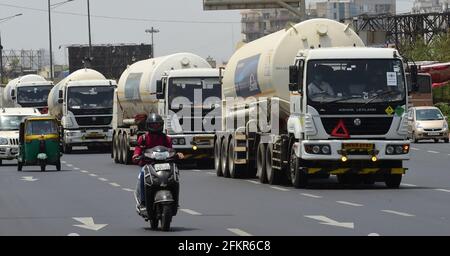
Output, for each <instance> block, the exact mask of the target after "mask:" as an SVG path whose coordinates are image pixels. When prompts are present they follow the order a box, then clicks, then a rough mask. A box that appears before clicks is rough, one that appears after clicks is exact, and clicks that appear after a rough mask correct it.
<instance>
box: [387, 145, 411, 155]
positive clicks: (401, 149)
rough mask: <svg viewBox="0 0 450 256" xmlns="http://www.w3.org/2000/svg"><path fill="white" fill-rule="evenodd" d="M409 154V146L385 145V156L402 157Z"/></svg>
mask: <svg viewBox="0 0 450 256" xmlns="http://www.w3.org/2000/svg"><path fill="white" fill-rule="evenodd" d="M408 153H409V144H404V145H387V147H386V155H402V154H408Z"/></svg>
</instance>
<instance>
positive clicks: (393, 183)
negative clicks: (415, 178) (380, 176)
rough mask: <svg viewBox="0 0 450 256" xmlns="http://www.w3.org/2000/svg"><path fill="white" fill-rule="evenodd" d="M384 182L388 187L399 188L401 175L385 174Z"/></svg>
mask: <svg viewBox="0 0 450 256" xmlns="http://www.w3.org/2000/svg"><path fill="white" fill-rule="evenodd" d="M385 183H386V186H387V187H388V188H400V183H402V175H401V174H389V175H386V179H385Z"/></svg>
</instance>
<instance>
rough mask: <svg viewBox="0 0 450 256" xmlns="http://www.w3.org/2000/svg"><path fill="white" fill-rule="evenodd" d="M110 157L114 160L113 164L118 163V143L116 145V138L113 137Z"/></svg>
mask: <svg viewBox="0 0 450 256" xmlns="http://www.w3.org/2000/svg"><path fill="white" fill-rule="evenodd" d="M112 155H113V159H114V163H116V164H118V163H119V154H118V143H117V136H114V138H113V142H112Z"/></svg>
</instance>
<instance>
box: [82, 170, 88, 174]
mask: <svg viewBox="0 0 450 256" xmlns="http://www.w3.org/2000/svg"><path fill="white" fill-rule="evenodd" d="M81 172H82V173H89V172H88V171H86V170H82V171H81Z"/></svg>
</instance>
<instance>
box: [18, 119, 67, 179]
mask: <svg viewBox="0 0 450 256" xmlns="http://www.w3.org/2000/svg"><path fill="white" fill-rule="evenodd" d="M60 131H61V129H60V125H59V122H58V120H57V119H55V118H53V117H49V116H46V117H28V118H25V119H24V120H23V121H22V123H21V124H20V132H19V155H18V157H17V170H18V171H19V172H20V171H22V167H23V166H40V167H41V171H42V172H45V168H46V166H47V165H55V166H56V170H58V171H61V155H62V153H61V136H60V134H61V133H60Z"/></svg>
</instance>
